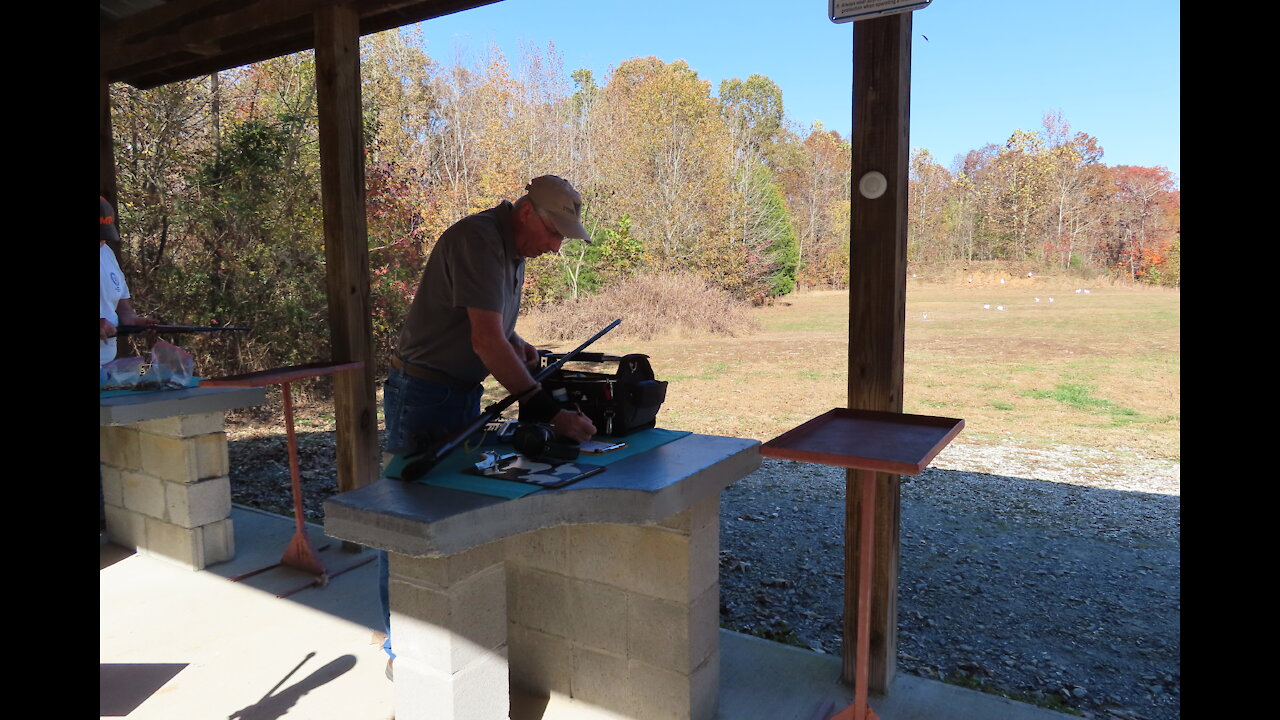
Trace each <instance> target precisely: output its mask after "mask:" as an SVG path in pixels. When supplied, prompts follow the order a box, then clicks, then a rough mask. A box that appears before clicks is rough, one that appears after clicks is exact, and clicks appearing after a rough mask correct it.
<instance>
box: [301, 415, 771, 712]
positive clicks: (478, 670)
mask: <svg viewBox="0 0 1280 720" xmlns="http://www.w3.org/2000/svg"><path fill="white" fill-rule="evenodd" d="M758 447H759V443H758V442H756V441H754V440H745V439H741V438H729V437H719V436H712V435H696V434H695V435H688V436H685V437H683V438H680V439H678V440H675V441H673V442H670V443H667V444H666V445H662V446H660V447H657V448H654V449H653V450H650V451H648V452H645V453H642V454H638V455H635V456H634V457H630V458H627V459H625V460H621V461H619V462H617V463H615V464H611V465H609V466H608V468H607V469H606V470H605V472H603V473H600V474H598V475H594V476H591V477H588V478H586V479H585V480H581V481H579V482H577V483H575V484H573V485H570V486H568V487H565V488H561V489H558V490H550V491H543V492H538V493H535V494H533V495H528V496H526V497H523V498H519V499H515V500H505V499H501V498H496V497H489V496H485V495H477V494H472V493H468V492H462V491H458V490H450V489H445V488H438V487H431V486H428V485H424V484H419V483H406V482H402V481H399V480H387V479H383V480H379V481H378V482H375V483H373V484H371V485H368V486H365V487H363V488H359V489H357V490H353V491H351V492H347V493H342V494H340V495H335V496H334V497H332V498H330V499H329V500H328V501H326V503H325V533H326V534H328V535H330V536H333V537H336V538H340V539H342V540H348V541H351V542H357V543H361V544H363V545H367V546H370V547H375V548H380V549H383V550H386V551H388V553H389V555H388V558H389V561H390V598H391V631H392V638H393V642H394V646H395V651H396V664H395V703H396V717H397V718H399V720H418V719H424V720H425V719H426V718H430V719H431V720H447V719H452V720H505V719H506V718H507V717H508V712H509V707H510V705H509V703H510V700H509V689H510V688H512V687H515V688H519V689H521V690H523V691H526V692H529V693H532V694H535V695H541V696H544V697H551V696H553V695H559V696H563V697H567V698H572V699H573V701H574V702H581V703H584V704H587V705H590V706H592V707H594V708H598V709H600V710H601V711H603V712H604V713H605V714H606V715H607V714H608V713H613V714H614V715H616V716H621V717H627V718H634V719H635V720H646V719H648V718H676V719H679V720H710V718H713V717H714V716H715V713H716V704H717V701H718V694H719V685H720V677H719V675H720V656H719V617H720V614H719V608H720V591H719V588H720V585H719V552H720V522H719V518H720V491H721V490H723V489H724V488H726V487H728V486H729V485H731V484H732V483H734V482H736V481H737V480H739V479H740V478H742V477H744V476H746V475H748V474H749V473H751V472H753V471H754V470H756V469H757V468H758V467H759V466H760V456H759V452H758Z"/></svg>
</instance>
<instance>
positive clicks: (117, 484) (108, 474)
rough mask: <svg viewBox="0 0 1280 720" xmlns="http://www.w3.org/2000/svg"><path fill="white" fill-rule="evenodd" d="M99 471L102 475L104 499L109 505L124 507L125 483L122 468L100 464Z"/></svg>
mask: <svg viewBox="0 0 1280 720" xmlns="http://www.w3.org/2000/svg"><path fill="white" fill-rule="evenodd" d="M98 472H99V473H101V476H102V501H103V502H104V503H106V504H107V505H114V506H116V507H124V485H123V477H122V471H121V470H120V468H118V467H115V466H112V465H106V464H99V465H98Z"/></svg>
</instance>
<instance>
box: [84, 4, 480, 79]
mask: <svg viewBox="0 0 1280 720" xmlns="http://www.w3.org/2000/svg"><path fill="white" fill-rule="evenodd" d="M497 1H498V0H345V1H344V0H173V1H172V2H165V3H162V4H159V5H157V6H155V7H152V8H149V9H146V10H141V11H138V12H134V13H133V14H130V15H126V16H124V17H122V18H120V19H118V20H112V19H109V18H107V17H105V16H106V15H108V13H107V12H106V11H105V5H106V4H105V3H104V11H103V16H104V17H103V19H102V20H100V25H99V48H98V63H99V68H100V70H101V72H102V74H103V76H104V77H105V78H106V80H107V82H126V83H129V84H130V85H133V86H134V87H137V88H141V89H147V88H152V87H156V86H158V85H164V84H166V83H172V82H177V81H179V80H186V79H188V78H193V77H198V76H200V75H208V74H210V73H213V72H217V71H219V70H226V69H228V68H233V67H239V66H241V65H247V64H249V63H253V62H258V61H261V60H266V59H268V58H273V57H279V56H281V55H288V54H290V53H295V52H299V51H302V50H308V49H311V48H314V47H315V43H316V37H315V17H316V13H317V11H320V10H322V9H324V8H327V7H330V6H339V5H340V6H344V7H347V8H348V9H349V10H350V11H352V12H354V13H355V15H356V17H357V22H358V26H359V34H360V35H368V34H369V33H374V32H381V31H383V30H387V29H390V28H394V27H399V26H401V25H408V24H411V23H415V22H419V21H422V20H428V19H430V18H434V17H440V16H442V15H448V14H451V13H455V12H458V11H460V10H467V9H470V8H473V7H479V6H481V5H488V4H491V3H493V2H497Z"/></svg>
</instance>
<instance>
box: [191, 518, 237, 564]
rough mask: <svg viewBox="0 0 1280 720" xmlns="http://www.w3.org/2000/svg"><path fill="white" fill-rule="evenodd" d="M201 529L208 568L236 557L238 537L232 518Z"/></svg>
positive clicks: (201, 538) (203, 526)
mask: <svg viewBox="0 0 1280 720" xmlns="http://www.w3.org/2000/svg"><path fill="white" fill-rule="evenodd" d="M199 529H200V541H201V544H202V545H203V546H204V562H205V565H206V566H207V565H215V564H217V563H220V562H226V561H227V560H230V559H232V558H234V557H235V556H236V535H235V529H234V528H233V527H232V521H231V518H226V519H225V520H219V521H218V522H212V523H209V524H207V525H202V526H201V527H200V528H199Z"/></svg>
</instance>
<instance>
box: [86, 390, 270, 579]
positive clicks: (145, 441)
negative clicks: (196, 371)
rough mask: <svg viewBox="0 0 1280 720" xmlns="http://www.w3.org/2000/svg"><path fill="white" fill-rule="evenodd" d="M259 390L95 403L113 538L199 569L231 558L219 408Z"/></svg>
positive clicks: (236, 404) (173, 393) (134, 396)
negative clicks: (97, 411)
mask: <svg viewBox="0 0 1280 720" xmlns="http://www.w3.org/2000/svg"><path fill="white" fill-rule="evenodd" d="M265 396H266V394H265V392H264V391H263V389H262V388H252V389H243V390H240V389H237V390H223V389H207V388H187V389H183V390H166V391H157V392H137V393H130V394H128V395H119V396H114V397H106V398H102V399H100V400H99V408H100V412H99V434H98V454H99V463H100V465H99V467H100V470H101V472H102V493H103V500H104V502H105V505H106V507H105V512H106V523H107V535H108V537H109V538H110V539H111V541H112V542H114V543H116V544H118V545H122V546H124V547H128V548H133V549H135V550H137V551H138V552H140V553H144V554H147V555H153V556H156V557H162V558H165V559H168V560H171V561H173V562H175V563H177V564H179V565H182V566H185V567H188V568H191V569H192V570H200V569H203V568H204V567H206V566H208V565H212V564H214V563H218V562H222V561H224V560H230V559H231V558H232V557H234V556H235V537H234V534H233V532H232V527H231V480H230V476H229V475H228V460H227V434H226V432H225V429H224V427H225V418H226V411H227V410H232V409H235V408H242V407H249V406H252V405H260V404H262V402H263V401H264V399H265Z"/></svg>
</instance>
